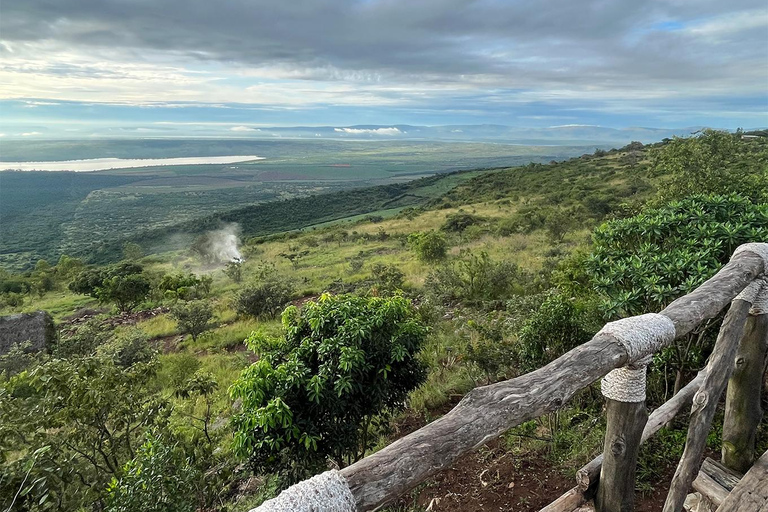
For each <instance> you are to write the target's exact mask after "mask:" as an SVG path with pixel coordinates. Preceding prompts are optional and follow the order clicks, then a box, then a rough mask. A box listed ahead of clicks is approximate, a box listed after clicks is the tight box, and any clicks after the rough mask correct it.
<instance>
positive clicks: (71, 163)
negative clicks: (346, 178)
mask: <svg viewBox="0 0 768 512" xmlns="http://www.w3.org/2000/svg"><path fill="white" fill-rule="evenodd" d="M253 160H264V158H263V157H260V156H255V155H237V156H201V157H196V156H192V157H182V158H90V159H87V160H58V161H49V162H0V170H6V171H7V170H16V171H75V172H92V171H106V170H108V169H129V168H132V167H157V166H164V165H205V164H235V163H240V162H251V161H253Z"/></svg>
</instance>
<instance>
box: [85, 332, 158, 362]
mask: <svg viewBox="0 0 768 512" xmlns="http://www.w3.org/2000/svg"><path fill="white" fill-rule="evenodd" d="M96 355H97V356H98V357H100V358H102V359H104V360H107V361H110V362H112V363H113V364H114V365H116V366H119V367H121V368H126V369H127V368H130V367H131V366H134V365H136V364H139V363H141V364H146V363H149V362H151V361H153V360H154V359H155V358H156V356H157V351H155V349H153V348H152V347H151V346H150V344H149V340H148V339H147V335H146V334H144V332H143V331H141V330H140V329H135V328H134V329H130V330H128V331H125V332H122V333H119V334H117V335H115V336H114V338H113V339H112V340H110V341H108V342H106V343H104V344H102V345H99V346H98V347H97V349H96Z"/></svg>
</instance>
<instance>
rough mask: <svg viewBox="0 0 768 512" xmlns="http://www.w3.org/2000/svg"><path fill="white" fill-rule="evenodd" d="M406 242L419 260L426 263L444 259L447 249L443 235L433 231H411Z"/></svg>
mask: <svg viewBox="0 0 768 512" xmlns="http://www.w3.org/2000/svg"><path fill="white" fill-rule="evenodd" d="M408 244H409V245H410V246H411V248H412V249H413V250H414V251H415V252H416V256H417V257H418V258H419V259H420V260H421V261H425V262H428V263H431V262H436V261H441V260H444V259H445V255H446V253H447V251H448V243H447V242H446V240H445V236H443V235H442V234H441V233H437V232H435V231H428V232H426V233H411V234H410V235H408Z"/></svg>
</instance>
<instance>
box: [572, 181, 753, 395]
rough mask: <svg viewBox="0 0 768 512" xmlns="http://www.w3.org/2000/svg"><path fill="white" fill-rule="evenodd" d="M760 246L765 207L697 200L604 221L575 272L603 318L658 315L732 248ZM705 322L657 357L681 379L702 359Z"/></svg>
mask: <svg viewBox="0 0 768 512" xmlns="http://www.w3.org/2000/svg"><path fill="white" fill-rule="evenodd" d="M760 240H768V204H758V205H755V204H753V203H752V202H751V201H750V200H749V199H746V198H744V197H740V196H737V195H729V196H717V195H697V196H693V197H690V198H688V199H684V200H682V201H673V202H670V203H669V204H667V205H665V206H662V207H659V208H650V209H647V210H645V211H643V212H642V213H640V214H639V215H636V216H634V217H630V218H627V219H622V220H615V221H611V222H607V223H605V224H603V225H601V226H600V227H598V228H597V229H596V230H595V231H594V233H593V242H594V248H593V250H592V253H591V254H590V255H589V256H588V257H587V258H586V259H585V260H584V263H583V266H584V270H585V272H586V275H587V276H588V278H589V280H590V281H591V284H592V287H593V288H594V289H595V290H597V292H598V293H599V294H600V295H601V297H602V305H601V310H602V311H604V313H605V317H606V319H615V318H620V317H623V316H629V315H638V314H642V313H650V312H658V311H660V310H661V309H663V308H664V307H665V306H666V305H667V304H669V303H670V302H672V301H673V300H674V299H676V298H677V297H680V296H682V295H685V294H687V293H690V292H691V291H693V290H694V289H695V288H697V287H698V286H700V285H701V284H702V283H704V281H706V280H707V279H709V278H710V277H712V276H713V275H714V274H715V273H716V272H717V271H718V270H719V269H720V268H721V267H722V266H723V265H724V264H725V263H727V262H728V260H729V259H730V257H731V254H732V253H733V251H734V250H735V249H736V247H738V246H739V245H740V244H742V243H745V242H754V241H760ZM716 326H717V323H716V322H708V323H707V324H705V326H704V327H702V328H701V329H697V330H694V331H693V332H692V333H690V334H689V335H688V337H687V339H686V340H684V341H683V342H681V343H678V344H677V345H674V346H673V347H671V348H669V349H666V350H665V351H663V352H662V357H663V358H664V360H665V362H666V363H667V364H669V365H671V366H672V368H674V369H675V370H676V381H675V388H674V389H675V391H677V390H678V389H679V387H680V384H681V382H682V377H683V372H684V371H687V370H688V369H691V368H694V367H697V366H698V365H700V364H701V363H703V361H704V358H706V346H705V344H706V342H707V338H706V336H705V331H706V329H707V327H710V328H713V327H716Z"/></svg>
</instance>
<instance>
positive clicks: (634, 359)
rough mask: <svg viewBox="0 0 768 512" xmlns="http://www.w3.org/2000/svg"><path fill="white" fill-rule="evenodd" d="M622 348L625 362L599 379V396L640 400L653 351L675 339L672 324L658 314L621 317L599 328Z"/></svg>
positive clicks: (623, 400)
mask: <svg viewBox="0 0 768 512" xmlns="http://www.w3.org/2000/svg"><path fill="white" fill-rule="evenodd" d="M600 332H601V333H605V334H610V335H611V336H613V337H614V338H616V340H618V342H619V343H621V345H622V346H623V347H624V348H625V349H626V351H627V354H628V355H629V363H627V365H626V366H624V367H622V368H617V369H615V370H613V371H611V372H610V373H608V375H606V376H605V377H603V380H602V381H601V382H600V390H601V391H602V393H603V396H605V397H606V398H610V399H611V400H616V401H618V402H632V403H635V402H644V401H645V379H646V369H647V366H648V364H650V362H651V360H652V359H653V354H654V353H655V352H656V351H657V350H659V349H660V348H662V347H663V346H665V345H666V344H668V343H671V342H672V340H674V339H675V324H674V323H672V320H670V319H669V318H667V317H666V316H664V315H660V314H658V313H648V314H645V315H639V316H632V317H629V318H622V319H621V320H617V321H615V322H609V323H607V324H605V326H604V327H603V328H602V329H600Z"/></svg>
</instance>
